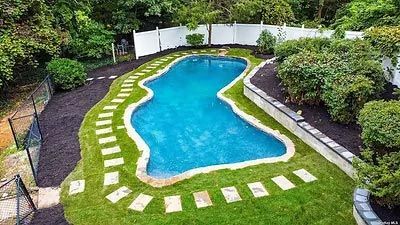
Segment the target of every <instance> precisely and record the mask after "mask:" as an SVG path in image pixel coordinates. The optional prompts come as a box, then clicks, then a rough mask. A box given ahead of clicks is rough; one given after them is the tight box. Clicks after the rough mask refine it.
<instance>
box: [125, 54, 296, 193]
mask: <svg viewBox="0 0 400 225" xmlns="http://www.w3.org/2000/svg"><path fill="white" fill-rule="evenodd" d="M201 55H203V56H204V55H206V56H213V57H218V56H215V55H212V54H188V55H185V56H182V57H179V58H177V59H175V60H174V61H172V62H171V63H169V64H168V65H167V66H165V67H164V68H163V69H161V70H158V71H157V72H156V73H155V74H154V75H152V76H149V77H147V78H145V79H143V80H140V81H139V82H138V85H139V87H140V88H142V89H144V90H146V91H147V94H146V96H144V97H143V98H142V99H140V100H139V101H138V102H135V103H132V104H130V105H129V106H128V107H127V108H126V109H125V112H124V116H123V120H124V125H125V127H126V129H127V134H128V136H129V137H130V138H131V139H132V140H133V141H134V142H135V143H136V145H137V148H138V150H139V151H140V152H141V153H142V154H141V156H140V157H139V158H138V161H137V168H136V177H137V178H138V179H139V180H141V181H142V182H144V183H146V184H149V185H151V186H153V187H164V186H169V185H172V184H175V183H177V182H179V181H182V180H185V179H189V178H191V177H193V176H195V175H197V174H204V173H209V172H212V171H216V170H221V169H231V170H236V169H241V168H245V167H248V166H254V165H259V164H265V163H276V162H287V161H288V160H289V159H290V158H291V157H292V156H293V155H294V153H295V146H294V143H293V142H292V141H291V140H290V139H289V138H288V137H287V136H285V135H284V134H281V133H280V132H279V131H278V130H273V129H271V128H269V127H267V126H265V125H264V124H262V123H261V121H259V120H258V119H256V118H255V117H253V116H251V115H249V114H247V113H245V112H243V111H242V110H240V109H239V108H238V107H237V106H236V104H235V102H234V101H232V100H231V99H229V98H227V97H225V96H223V93H224V92H225V91H226V90H228V89H229V88H231V87H232V86H233V85H235V84H236V83H237V82H238V81H240V80H241V79H242V78H244V77H245V76H246V75H247V74H248V72H249V70H250V68H251V62H250V61H249V60H248V59H247V58H244V57H235V56H223V57H229V58H236V59H243V60H245V61H246V62H247V66H246V69H245V70H244V71H243V72H242V73H241V74H240V75H239V76H237V77H236V78H235V79H234V80H233V81H231V82H230V83H229V84H228V85H226V86H225V87H223V88H222V89H221V90H219V91H218V92H217V97H218V98H219V99H220V100H222V102H224V103H226V104H228V105H229V106H230V107H231V109H232V111H233V112H234V113H235V114H237V115H238V116H239V117H240V118H242V119H243V120H245V121H246V122H247V123H249V124H250V125H252V126H254V127H255V128H257V129H259V130H261V131H262V132H265V133H267V134H270V135H272V136H274V137H275V138H277V139H278V140H280V141H281V142H282V143H283V144H284V145H285V147H286V153H285V154H283V155H281V156H277V157H269V158H261V159H256V160H247V161H244V162H238V163H229V164H220V165H213V166H206V167H199V168H195V169H191V170H188V171H186V172H184V173H181V174H179V175H176V176H173V177H171V178H167V179H159V178H154V177H151V176H149V175H148V174H147V164H148V162H149V160H150V148H149V146H148V145H147V144H146V142H145V141H144V140H143V139H142V137H141V136H140V135H139V134H138V133H137V132H136V130H135V129H134V128H133V126H132V125H131V116H132V114H133V113H134V112H135V111H136V110H137V109H138V108H139V107H140V106H141V105H143V104H145V103H146V102H147V101H149V100H150V99H151V98H153V96H154V92H153V91H152V90H151V89H150V88H148V87H147V86H145V84H146V83H148V82H150V81H152V80H155V79H157V78H159V77H161V76H162V75H164V74H165V73H167V72H168V71H169V70H170V69H171V67H172V66H174V65H175V64H177V63H178V62H180V61H182V60H184V59H186V58H188V57H192V56H201ZM219 57H221V56H219ZM250 73H251V72H250ZM250 73H249V74H250Z"/></svg>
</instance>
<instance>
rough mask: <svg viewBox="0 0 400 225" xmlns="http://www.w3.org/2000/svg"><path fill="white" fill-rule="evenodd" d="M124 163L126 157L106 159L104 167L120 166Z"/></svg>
mask: <svg viewBox="0 0 400 225" xmlns="http://www.w3.org/2000/svg"><path fill="white" fill-rule="evenodd" d="M122 164H124V158H116V159H107V160H104V167H111V166H119V165H122Z"/></svg>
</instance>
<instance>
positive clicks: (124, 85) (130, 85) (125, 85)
mask: <svg viewBox="0 0 400 225" xmlns="http://www.w3.org/2000/svg"><path fill="white" fill-rule="evenodd" d="M121 87H123V88H127V87H133V83H129V84H123V85H121Z"/></svg>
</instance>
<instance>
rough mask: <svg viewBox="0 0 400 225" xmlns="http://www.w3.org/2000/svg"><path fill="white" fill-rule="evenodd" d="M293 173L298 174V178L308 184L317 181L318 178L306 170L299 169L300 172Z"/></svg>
mask: <svg viewBox="0 0 400 225" xmlns="http://www.w3.org/2000/svg"><path fill="white" fill-rule="evenodd" d="M293 173H294V174H296V176H298V177H300V179H302V180H303V181H304V182H307V183H308V182H312V181H315V180H317V178H316V177H314V176H313V175H312V174H311V173H309V172H308V171H307V170H305V169H299V170H296V171H293Z"/></svg>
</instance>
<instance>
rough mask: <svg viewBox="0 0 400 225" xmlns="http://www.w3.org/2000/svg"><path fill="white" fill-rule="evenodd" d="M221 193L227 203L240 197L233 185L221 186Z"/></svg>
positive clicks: (239, 199)
mask: <svg viewBox="0 0 400 225" xmlns="http://www.w3.org/2000/svg"><path fill="white" fill-rule="evenodd" d="M221 191H222V194H223V195H224V197H225V200H226V202H227V203H232V202H237V201H241V200H242V198H241V197H240V195H239V193H238V191H237V190H236V188H235V187H225V188H221Z"/></svg>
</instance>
